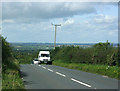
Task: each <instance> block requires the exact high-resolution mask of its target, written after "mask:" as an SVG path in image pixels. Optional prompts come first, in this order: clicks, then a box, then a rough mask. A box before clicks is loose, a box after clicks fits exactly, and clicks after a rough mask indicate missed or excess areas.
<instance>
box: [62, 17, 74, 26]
mask: <svg viewBox="0 0 120 91" xmlns="http://www.w3.org/2000/svg"><path fill="white" fill-rule="evenodd" d="M73 23H74V20H73V19H72V18H70V19H68V20H66V21H65V22H64V23H63V24H62V25H69V24H73Z"/></svg>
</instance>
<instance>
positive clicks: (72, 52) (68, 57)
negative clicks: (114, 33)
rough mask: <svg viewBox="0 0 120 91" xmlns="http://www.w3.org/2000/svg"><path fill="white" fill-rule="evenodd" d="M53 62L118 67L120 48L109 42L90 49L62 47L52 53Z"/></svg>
mask: <svg viewBox="0 0 120 91" xmlns="http://www.w3.org/2000/svg"><path fill="white" fill-rule="evenodd" d="M51 56H52V60H53V61H54V60H62V61H64V62H66V63H86V64H104V65H111V66H115V65H118V63H119V62H118V57H119V56H118V48H116V47H113V45H112V44H110V43H109V42H108V41H107V42H106V43H98V44H96V45H94V46H92V47H89V48H83V47H74V46H62V47H56V49H55V50H52V51H51Z"/></svg>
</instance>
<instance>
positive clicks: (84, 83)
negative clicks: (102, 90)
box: [71, 78, 91, 87]
mask: <svg viewBox="0 0 120 91" xmlns="http://www.w3.org/2000/svg"><path fill="white" fill-rule="evenodd" d="M71 80H72V81H74V82H77V83H80V84H82V85H85V86H87V87H91V86H90V85H88V84H86V83H83V82H81V81H78V80H75V79H73V78H71Z"/></svg>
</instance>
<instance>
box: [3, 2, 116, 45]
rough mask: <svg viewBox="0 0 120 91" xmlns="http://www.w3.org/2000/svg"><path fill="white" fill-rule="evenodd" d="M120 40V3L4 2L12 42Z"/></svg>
mask: <svg viewBox="0 0 120 91" xmlns="http://www.w3.org/2000/svg"><path fill="white" fill-rule="evenodd" d="M51 23H53V24H61V25H62V26H61V27H57V42H58V43H98V42H106V41H107V40H108V41H109V42H112V43H117V42H118V5H117V3H92V2H91V3H88V2H86V3H81V2H77V3H75V2H72V3H70V2H59V3H53V2H49V3H48V2H45V3H43V2H31V3H30V2H21V3H20V2H11V3H10V2H4V3H2V35H3V36H4V37H7V41H8V42H38V43H41V42H42V43H46V42H48V43H53V42H54V26H52V25H51Z"/></svg>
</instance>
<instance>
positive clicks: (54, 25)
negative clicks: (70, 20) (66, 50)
mask: <svg viewBox="0 0 120 91" xmlns="http://www.w3.org/2000/svg"><path fill="white" fill-rule="evenodd" d="M52 25H53V26H55V39H54V49H55V47H56V30H57V26H61V24H52Z"/></svg>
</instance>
